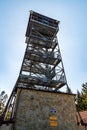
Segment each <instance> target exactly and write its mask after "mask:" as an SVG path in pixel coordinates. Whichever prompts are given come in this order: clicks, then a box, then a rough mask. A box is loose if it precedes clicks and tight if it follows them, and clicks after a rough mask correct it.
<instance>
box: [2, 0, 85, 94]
mask: <svg viewBox="0 0 87 130" xmlns="http://www.w3.org/2000/svg"><path fill="white" fill-rule="evenodd" d="M29 10H33V11H36V12H38V13H41V14H43V15H46V16H49V17H51V18H54V19H57V20H59V21H60V25H59V28H60V30H59V33H58V41H59V46H60V50H61V55H62V59H63V64H64V68H65V73H66V77H67V81H68V84H69V86H70V88H71V90H72V91H73V92H74V93H76V91H77V89H78V90H81V85H82V83H85V82H87V54H86V53H87V1H86V0H1V1H0V88H1V89H2V90H5V91H6V93H8V94H10V93H11V91H12V89H13V87H14V85H15V82H16V80H17V77H18V74H19V71H20V68H21V64H22V60H23V56H24V52H25V48H26V44H25V32H26V28H27V23H28V17H29Z"/></svg>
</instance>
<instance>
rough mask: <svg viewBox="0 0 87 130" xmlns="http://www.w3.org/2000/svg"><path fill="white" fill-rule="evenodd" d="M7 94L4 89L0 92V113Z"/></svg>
mask: <svg viewBox="0 0 87 130" xmlns="http://www.w3.org/2000/svg"><path fill="white" fill-rule="evenodd" d="M7 98H8V96H7V94H6V93H5V91H1V92H0V115H1V114H2V112H3V110H4V107H5V103H6V100H7Z"/></svg>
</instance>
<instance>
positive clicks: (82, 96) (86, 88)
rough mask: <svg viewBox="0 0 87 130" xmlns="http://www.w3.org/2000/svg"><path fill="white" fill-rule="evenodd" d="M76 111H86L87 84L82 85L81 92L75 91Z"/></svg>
mask: <svg viewBox="0 0 87 130" xmlns="http://www.w3.org/2000/svg"><path fill="white" fill-rule="evenodd" d="M76 104H77V110H78V111H81V110H87V83H85V84H82V90H81V92H79V91H77V95H76Z"/></svg>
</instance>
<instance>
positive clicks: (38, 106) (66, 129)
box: [14, 89, 84, 130]
mask: <svg viewBox="0 0 87 130" xmlns="http://www.w3.org/2000/svg"><path fill="white" fill-rule="evenodd" d="M18 93H20V94H19V99H18V105H17V113H16V122H15V124H14V125H15V127H14V128H15V129H14V130H84V128H83V127H81V128H80V127H79V126H77V121H76V108H75V103H74V96H73V95H69V94H64V93H53V92H44V91H37V90H31V89H30V90H26V89H22V90H18Z"/></svg>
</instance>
